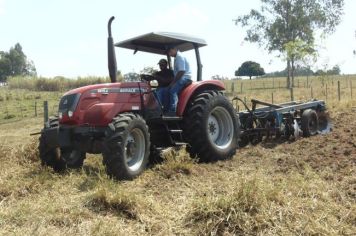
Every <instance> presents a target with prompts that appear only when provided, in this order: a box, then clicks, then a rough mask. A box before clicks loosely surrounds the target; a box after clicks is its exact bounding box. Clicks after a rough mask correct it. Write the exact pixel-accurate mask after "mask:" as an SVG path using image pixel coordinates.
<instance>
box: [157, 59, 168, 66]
mask: <svg viewBox="0 0 356 236" xmlns="http://www.w3.org/2000/svg"><path fill="white" fill-rule="evenodd" d="M167 64H168V62H167V60H166V59H161V60H159V62H158V65H167Z"/></svg>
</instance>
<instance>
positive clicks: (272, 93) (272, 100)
mask: <svg viewBox="0 0 356 236" xmlns="http://www.w3.org/2000/svg"><path fill="white" fill-rule="evenodd" d="M272 104H274V100H273V92H272Z"/></svg>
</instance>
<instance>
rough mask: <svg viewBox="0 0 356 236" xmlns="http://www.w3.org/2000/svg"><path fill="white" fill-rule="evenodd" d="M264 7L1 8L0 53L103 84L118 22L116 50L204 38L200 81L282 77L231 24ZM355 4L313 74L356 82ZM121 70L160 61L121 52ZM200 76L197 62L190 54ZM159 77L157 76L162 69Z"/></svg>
mask: <svg viewBox="0 0 356 236" xmlns="http://www.w3.org/2000/svg"><path fill="white" fill-rule="evenodd" d="M259 6H260V0H249V1H238V0H220V1H206V0H204V1H203V0H191V1H188V0H176V1H169V0H166V1H163V0H155V1H144V0H130V1H120V0H100V1H94V0H85V1H84V0H71V1H69V0H31V1H26V0H0V50H2V51H8V50H9V49H10V47H12V46H14V45H15V44H16V43H17V42H19V43H20V44H21V45H22V47H23V50H24V52H25V54H26V55H27V56H28V58H29V59H31V60H33V61H34V63H35V66H36V68H37V72H38V74H39V75H40V76H46V77H54V76H58V75H62V76H66V77H73V78H74V77H77V76H83V77H84V76H106V75H107V74H108V72H107V52H106V50H107V49H106V40H107V39H106V38H107V28H106V27H107V20H108V19H109V18H110V16H115V17H116V20H115V21H114V22H113V36H114V39H115V41H116V42H118V41H121V40H124V39H127V38H130V37H134V36H138V35H140V34H144V33H148V32H152V31H171V32H181V33H187V34H192V35H195V36H199V37H201V38H204V39H205V40H206V41H207V42H208V46H207V47H203V48H202V49H201V57H202V63H203V66H204V67H203V78H204V79H209V78H210V77H211V76H213V75H221V76H227V77H230V78H231V77H233V76H234V72H235V70H237V69H238V67H239V66H240V65H241V63H243V62H244V61H247V60H252V61H256V62H258V63H260V64H261V66H262V67H263V68H264V69H265V71H267V72H271V71H276V70H283V69H284V68H285V62H284V61H282V60H281V59H280V58H278V57H276V54H272V55H271V54H269V53H268V52H267V51H265V50H263V49H262V48H259V47H258V46H257V45H254V44H250V43H247V42H244V41H243V37H244V35H245V31H244V30H243V29H241V28H239V27H237V26H235V25H234V23H233V21H232V20H233V19H235V18H236V17H237V16H239V15H243V14H247V13H248V12H249V11H250V9H252V8H255V9H259ZM355 10H356V1H354V0H345V15H344V16H343V22H342V23H341V24H340V25H339V26H338V28H337V31H336V32H335V33H334V34H333V35H331V36H328V37H327V38H326V39H323V40H319V41H318V42H317V43H318V45H319V47H320V58H319V60H318V62H317V63H316V64H315V68H324V67H329V68H331V67H332V66H334V65H336V64H338V65H339V66H340V68H341V71H342V73H345V74H356V57H355V56H354V55H353V53H352V51H353V50H355V49H356V37H355V31H356V23H355V22H356V14H355V13H354V11H355ZM116 54H117V61H118V69H119V70H121V71H122V72H123V73H128V72H137V73H139V72H140V71H141V70H142V69H143V68H144V67H147V66H152V67H156V66H157V62H158V60H159V59H160V57H159V56H156V55H150V54H146V53H137V54H136V55H133V54H132V51H129V50H126V49H117V50H116ZM185 54H186V56H187V57H188V58H189V59H190V60H191V64H192V67H193V70H195V66H194V64H195V58H194V54H192V53H185ZM157 69H158V68H157Z"/></svg>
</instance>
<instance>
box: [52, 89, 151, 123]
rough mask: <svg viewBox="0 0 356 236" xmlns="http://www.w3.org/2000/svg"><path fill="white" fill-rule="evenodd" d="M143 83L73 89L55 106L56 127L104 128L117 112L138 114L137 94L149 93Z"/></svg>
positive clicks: (138, 101) (138, 97) (140, 103)
mask: <svg viewBox="0 0 356 236" xmlns="http://www.w3.org/2000/svg"><path fill="white" fill-rule="evenodd" d="M149 91H150V87H149V85H148V84H147V83H144V82H128V83H106V84H96V85H89V86H84V87H80V88H77V89H73V90H71V91H69V92H67V93H65V94H64V95H63V97H62V98H61V100H60V102H59V108H58V116H59V123H61V124H67V125H93V126H105V125H107V124H108V123H109V122H110V121H111V119H112V117H114V116H115V115H116V114H118V113H119V112H125V111H132V110H140V109H141V106H142V101H141V99H140V97H141V96H140V94H142V93H145V92H149Z"/></svg>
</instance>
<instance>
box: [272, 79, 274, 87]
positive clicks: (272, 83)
mask: <svg viewBox="0 0 356 236" xmlns="http://www.w3.org/2000/svg"><path fill="white" fill-rule="evenodd" d="M272 86H273V89H274V77H273V78H272Z"/></svg>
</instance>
